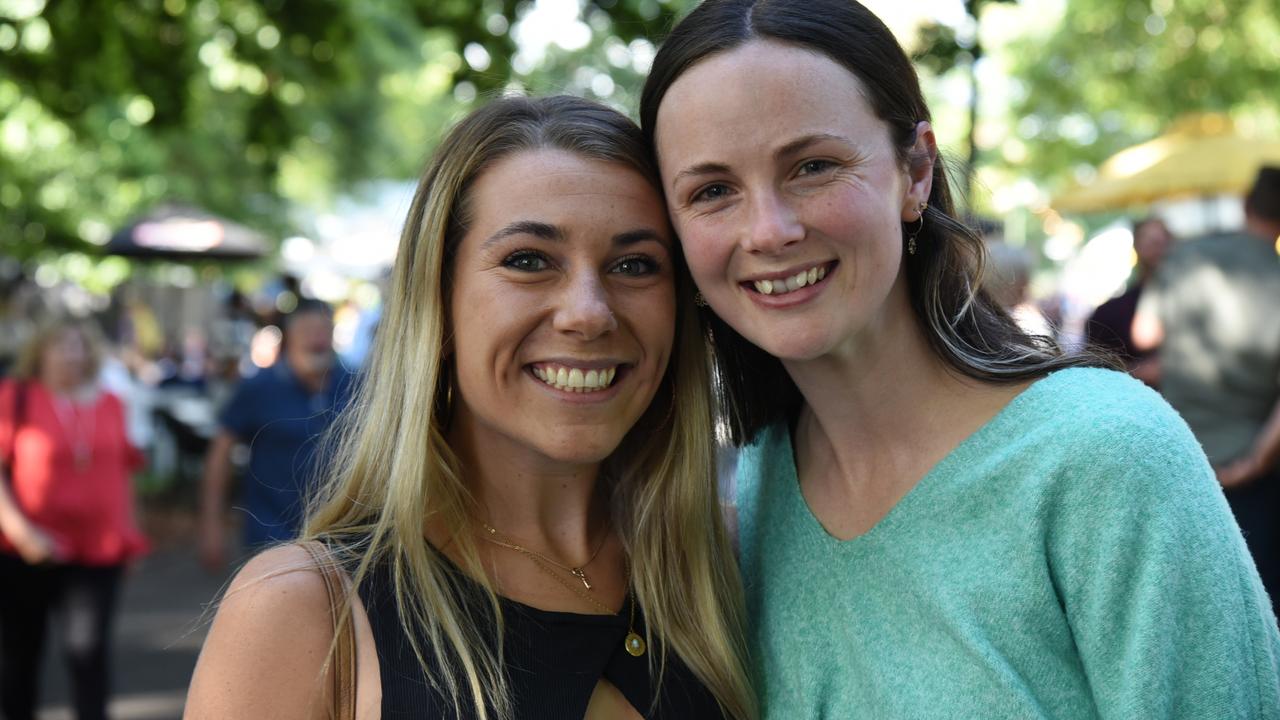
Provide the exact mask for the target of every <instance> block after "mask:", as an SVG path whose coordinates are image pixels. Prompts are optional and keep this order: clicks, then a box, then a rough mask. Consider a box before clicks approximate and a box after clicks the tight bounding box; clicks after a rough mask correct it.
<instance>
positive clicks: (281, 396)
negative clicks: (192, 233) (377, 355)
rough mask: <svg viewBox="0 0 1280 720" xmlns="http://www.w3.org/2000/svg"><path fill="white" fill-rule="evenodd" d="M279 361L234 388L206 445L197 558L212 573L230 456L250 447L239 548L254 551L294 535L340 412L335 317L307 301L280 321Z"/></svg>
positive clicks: (217, 566)
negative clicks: (326, 437) (329, 431)
mask: <svg viewBox="0 0 1280 720" xmlns="http://www.w3.org/2000/svg"><path fill="white" fill-rule="evenodd" d="M282 325H283V326H284V327H283V334H284V335H283V340H282V348H281V352H280V357H279V359H277V360H276V362H275V364H273V365H272V366H271V367H269V368H266V369H264V370H262V371H261V372H259V373H258V374H257V375H254V376H253V377H250V378H247V379H246V380H244V381H243V382H241V383H240V386H239V387H238V388H236V391H235V394H234V395H232V397H231V399H230V401H228V403H227V405H226V407H225V408H224V409H223V411H222V414H221V416H220V418H219V424H220V425H221V428H220V430H219V432H218V434H217V436H216V437H214V439H213V442H212V443H211V444H210V446H209V452H208V455H207V457H206V460H205V473H204V478H203V482H202V484H201V490H200V559H201V562H202V563H203V564H204V565H205V567H206V568H208V569H209V570H210V571H214V572H218V571H221V570H222V569H223V568H224V567H225V565H226V517H225V514H226V501H227V494H228V488H229V486H230V484H231V456H232V452H233V451H234V449H235V446H236V445H237V444H244V445H247V446H248V448H249V467H248V470H247V471H246V472H245V476H244V478H243V482H242V483H241V488H240V497H239V501H238V505H237V508H236V509H237V510H242V511H243V513H244V546H243V549H244V550H245V551H248V552H252V551H254V550H256V549H258V548H261V547H262V546H264V545H268V544H271V543H273V542H279V541H283V540H288V539H290V538H293V537H295V536H296V535H297V534H298V530H299V528H300V525H301V522H302V514H303V510H304V508H303V503H304V500H305V496H306V495H307V493H308V492H309V490H310V489H311V488H312V487H314V483H315V480H316V477H315V475H316V472H315V471H316V468H315V467H314V465H315V455H316V452H317V449H318V445H319V442H320V439H321V436H322V435H323V434H324V432H325V430H326V429H328V427H329V424H330V423H331V422H333V420H334V418H335V417H336V416H337V414H338V413H339V412H341V410H342V409H343V407H345V405H346V402H347V399H348V397H349V389H350V384H351V376H350V374H349V373H348V372H347V371H346V370H345V369H343V367H342V365H341V364H340V363H338V362H337V361H336V356H335V355H334V352H333V312H332V310H331V309H330V308H329V306H328V305H326V304H325V303H323V302H320V301H318V300H310V299H304V300H301V301H299V303H298V306H297V308H295V309H294V310H293V312H291V313H289V314H288V315H287V316H285V318H284V321H283V323H282Z"/></svg>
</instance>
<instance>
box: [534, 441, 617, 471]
mask: <svg viewBox="0 0 1280 720" xmlns="http://www.w3.org/2000/svg"><path fill="white" fill-rule="evenodd" d="M621 444H622V437H621V436H619V437H617V438H608V439H606V438H582V437H579V438H578V439H577V442H574V443H571V444H566V443H553V444H550V445H548V446H544V447H543V449H542V453H543V454H544V455H546V456H547V457H548V458H551V459H552V460H555V461H556V462H561V463H565V464H569V465H594V464H597V463H601V462H604V461H605V460H607V459H608V458H609V456H610V455H612V454H613V451H614V450H617V449H618V446H619V445H621Z"/></svg>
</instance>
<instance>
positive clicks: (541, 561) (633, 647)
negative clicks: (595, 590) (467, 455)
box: [481, 523, 647, 657]
mask: <svg viewBox="0 0 1280 720" xmlns="http://www.w3.org/2000/svg"><path fill="white" fill-rule="evenodd" d="M481 525H482V526H483V527H484V529H485V533H486V534H485V535H483V536H482V537H483V538H484V539H485V540H488V541H489V542H491V543H493V544H494V545H497V546H499V547H503V548H506V549H508V550H514V551H516V552H518V553H520V554H522V555H524V556H525V557H527V558H529V560H530V561H531V562H533V564H534V566H535V567H537V568H538V569H539V570H541V571H542V572H543V573H545V574H546V575H547V577H549V578H551V579H552V580H555V581H556V582H557V583H559V584H560V585H561V586H563V587H564V589H566V590H568V591H569V592H571V593H573V594H574V595H577V596H578V597H580V598H582V599H583V600H585V601H586V602H588V603H589V604H591V606H592V607H595V608H596V609H598V610H600V611H601V612H603V613H604V614H606V615H617V614H618V613H616V612H614V611H613V610H611V609H609V607H608V606H607V605H605V604H604V603H602V602H600V601H599V600H597V599H596V598H594V597H592V596H591V595H590V593H589V591H590V590H591V589H592V588H591V583H590V582H589V581H588V580H587V574H586V572H584V568H586V566H588V565H590V564H591V562H592V561H593V560H595V559H596V556H597V555H599V554H600V550H601V549H602V548H603V547H604V541H605V539H607V538H608V537H609V534H608V533H605V534H604V537H603V538H601V540H600V544H599V545H597V546H596V549H595V552H593V553H591V557H589V558H587V561H586V562H584V563H583V564H581V565H579V566H577V567H572V566H569V565H565V564H564V563H559V562H556V561H555V560H553V559H551V558H549V557H547V556H546V555H543V554H542V553H540V552H537V551H534V550H530V549H529V548H527V547H524V546H523V545H517V544H515V543H509V542H504V541H502V540H499V539H497V537H496V535H497V534H498V531H497V530H496V529H494V527H493V526H491V525H489V524H488V523H481ZM548 563H550V564H551V565H554V566H556V567H558V568H560V569H561V570H564V571H566V572H568V573H569V574H571V575H573V576H574V577H576V578H578V579H579V580H581V581H582V584H583V586H585V587H586V589H587V591H588V592H584V591H582V590H580V589H578V587H577V586H576V585H574V584H573V583H571V582H569V581H568V580H566V579H564V578H563V577H561V576H560V575H559V574H558V573H556V572H555V571H554V570H552V569H551V568H550V567H548ZM626 583H627V605H628V606H630V608H631V610H630V614H629V616H628V618H627V637H626V638H624V639H623V641H622V647H623V649H624V650H626V651H627V654H629V655H631V656H632V657H640V656H641V655H644V651H645V649H646V646H647V644H646V643H645V641H644V638H642V637H640V634H639V633H637V632H636V594H635V590H633V589H632V587H631V564H630V563H627V569H626Z"/></svg>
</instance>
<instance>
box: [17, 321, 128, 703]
mask: <svg viewBox="0 0 1280 720" xmlns="http://www.w3.org/2000/svg"><path fill="white" fill-rule="evenodd" d="M101 356H102V345H101V342H100V340H99V337H98V333H97V331H96V329H95V328H93V327H92V326H90V325H89V324H88V323H87V322H83V321H76V320H55V321H52V322H50V323H48V324H46V325H45V326H43V327H42V328H41V329H40V330H38V331H37V332H36V333H35V335H34V336H33V337H32V338H31V340H30V341H29V342H28V343H27V345H26V346H25V347H24V348H23V352H22V354H21V356H20V358H19V361H18V364H17V367H16V372H15V374H14V378H13V379H12V380H10V381H5V382H4V383H3V384H0V449H2V450H3V452H4V453H5V457H4V464H3V468H4V469H3V472H0V475H3V477H0V716H3V717H4V718H5V719H6V720H31V719H32V718H34V717H35V708H36V696H37V691H38V687H39V677H38V673H39V670H40V668H41V666H42V664H41V655H42V653H43V648H44V639H45V635H46V630H47V628H48V626H49V624H50V623H51V622H52V624H54V625H56V626H57V627H58V629H59V633H60V635H61V637H62V642H63V650H64V653H65V655H66V659H67V663H68V666H69V669H70V676H71V683H72V695H73V698H74V704H75V708H76V714H77V717H78V718H79V719H80V720H95V719H99V718H105V717H106V703H107V696H108V689H109V679H110V678H109V669H110V664H109V662H108V658H109V654H110V653H109V646H110V642H109V641H110V636H111V624H112V619H113V616H114V613H115V606H116V599H117V596H118V594H119V588H120V580H121V575H122V571H123V569H124V567H125V565H126V564H127V563H129V562H130V561H132V560H134V559H135V558H137V557H139V556H140V555H141V554H142V553H144V552H145V551H146V549H147V542H146V540H145V538H144V537H143V535H142V533H141V532H140V531H139V530H138V527H137V523H136V519H135V517H134V505H133V492H132V486H131V479H130V474H131V473H132V472H133V471H134V470H136V469H137V468H139V467H140V466H141V464H142V456H141V454H140V453H139V452H138V451H137V450H136V449H135V448H134V447H133V446H132V445H131V444H130V443H129V440H128V438H127V435H126V429H125V416H124V410H123V407H122V406H121V403H120V401H119V400H118V399H117V398H116V397H115V396H113V395H111V394H110V393H108V392H104V391H103V390H102V389H101V388H100V387H98V385H97V384H96V382H95V379H96V378H97V376H98V369H99V363H100V359H101Z"/></svg>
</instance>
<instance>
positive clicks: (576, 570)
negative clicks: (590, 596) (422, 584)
mask: <svg viewBox="0 0 1280 720" xmlns="http://www.w3.org/2000/svg"><path fill="white" fill-rule="evenodd" d="M569 572H571V573H573V576H574V577H576V578H578V579H579V580H581V581H582V585H583V587H585V588H586V589H588V590H590V589H591V583H590V582H588V581H587V573H586V572H584V571H583V570H582V568H573V569H572V570H570V571H569Z"/></svg>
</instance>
